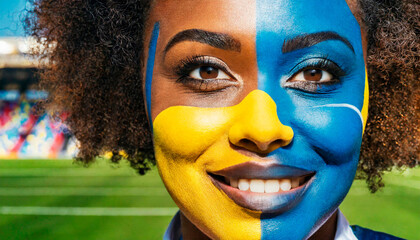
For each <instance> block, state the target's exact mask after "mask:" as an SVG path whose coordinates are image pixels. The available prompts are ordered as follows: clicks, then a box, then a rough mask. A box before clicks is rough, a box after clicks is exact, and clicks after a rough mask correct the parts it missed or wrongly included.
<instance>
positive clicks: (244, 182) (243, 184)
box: [238, 179, 249, 191]
mask: <svg viewBox="0 0 420 240" xmlns="http://www.w3.org/2000/svg"><path fill="white" fill-rule="evenodd" d="M238 188H239V190H241V191H248V189H249V181H248V179H239V183H238Z"/></svg>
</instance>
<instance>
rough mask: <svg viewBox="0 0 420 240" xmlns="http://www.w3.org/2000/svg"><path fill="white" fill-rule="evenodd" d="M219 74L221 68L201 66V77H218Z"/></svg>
mask: <svg viewBox="0 0 420 240" xmlns="http://www.w3.org/2000/svg"><path fill="white" fill-rule="evenodd" d="M218 75H219V69H216V68H214V67H210V66H204V67H200V77H201V78H202V79H211V78H217V76H218Z"/></svg>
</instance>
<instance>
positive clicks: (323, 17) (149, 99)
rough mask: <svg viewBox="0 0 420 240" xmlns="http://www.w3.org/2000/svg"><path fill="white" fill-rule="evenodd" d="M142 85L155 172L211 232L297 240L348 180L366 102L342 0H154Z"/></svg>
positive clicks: (354, 26) (355, 40)
mask: <svg viewBox="0 0 420 240" xmlns="http://www.w3.org/2000/svg"><path fill="white" fill-rule="evenodd" d="M147 26H148V27H147V29H146V40H145V46H146V51H145V52H146V54H145V55H146V65H147V66H146V71H145V79H146V80H145V93H146V95H145V96H146V104H147V108H148V114H149V119H150V122H151V123H153V124H152V126H153V138H154V147H155V154H156V159H157V164H158V168H159V171H160V174H161V177H162V179H163V181H164V183H165V185H166V187H167V189H168V191H169V193H170V194H171V196H172V198H173V199H174V201H175V202H176V203H177V205H178V206H179V208H180V210H181V211H182V213H183V214H184V215H185V216H186V217H187V218H188V219H189V220H190V221H191V222H192V223H193V224H194V225H196V226H197V227H198V228H199V229H200V230H201V231H203V232H204V233H205V234H207V235H208V236H210V237H212V238H224V239H271V238H276V239H288V238H293V239H300V238H304V237H305V236H308V235H309V234H311V233H312V232H313V231H315V230H316V229H317V228H318V227H319V226H320V225H321V224H323V223H324V222H325V221H326V220H327V219H328V217H329V216H331V214H332V213H333V212H334V211H335V210H336V208H337V207H338V205H339V204H340V203H341V201H342V200H343V198H344V197H345V195H346V194H347V192H348V190H349V188H350V185H351V183H352V180H353V177H354V174H355V171H356V168H357V163H358V157H359V150H360V144H361V138H362V133H363V128H364V122H365V120H366V113H367V99H368V96H367V85H365V66H364V60H363V51H362V43H361V34H360V28H359V25H358V23H357V21H356V19H355V18H354V16H353V15H352V12H351V11H350V8H349V6H348V5H347V3H346V1H345V0H335V1H331V0H317V1H315V0H302V1H294V0H279V1H271V0H246V1H244V0H231V1H227V0H212V1H206V0H194V1H193V0H185V1H184V0H182V1H171V0H160V1H157V2H156V3H155V5H154V6H153V7H152V10H151V16H150V18H149V20H148V22H147Z"/></svg>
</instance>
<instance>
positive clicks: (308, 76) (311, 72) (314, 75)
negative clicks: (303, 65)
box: [303, 69, 322, 81]
mask: <svg viewBox="0 0 420 240" xmlns="http://www.w3.org/2000/svg"><path fill="white" fill-rule="evenodd" d="M303 77H304V78H305V80H307V81H319V80H321V79H322V70H320V69H307V70H304V71H303Z"/></svg>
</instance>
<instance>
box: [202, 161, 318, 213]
mask: <svg viewBox="0 0 420 240" xmlns="http://www.w3.org/2000/svg"><path fill="white" fill-rule="evenodd" d="M208 175H209V177H210V179H211V180H212V182H213V184H214V185H215V186H216V187H217V188H219V189H221V190H222V191H223V192H224V193H225V194H226V195H227V196H228V197H229V198H230V199H231V200H233V201H234V202H235V203H236V204H238V205H239V206H242V207H244V208H247V209H250V210H254V211H262V212H263V213H282V212H284V211H287V210H288V209H291V208H292V207H293V206H295V205H296V204H297V203H298V202H300V200H301V199H302V196H303V195H304V192H305V191H306V190H307V189H308V186H309V185H310V183H311V182H312V181H313V178H314V176H315V172H312V171H307V170H303V169H300V168H295V167H290V166H285V165H279V164H277V163H273V162H264V163H261V162H245V163H242V164H238V165H235V166H232V167H228V168H225V169H222V170H220V171H216V172H208Z"/></svg>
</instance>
